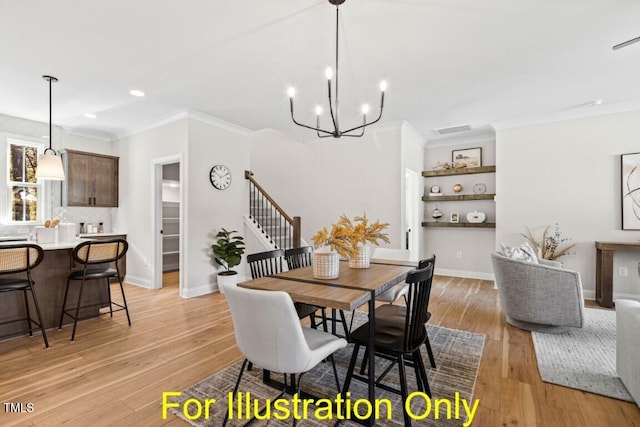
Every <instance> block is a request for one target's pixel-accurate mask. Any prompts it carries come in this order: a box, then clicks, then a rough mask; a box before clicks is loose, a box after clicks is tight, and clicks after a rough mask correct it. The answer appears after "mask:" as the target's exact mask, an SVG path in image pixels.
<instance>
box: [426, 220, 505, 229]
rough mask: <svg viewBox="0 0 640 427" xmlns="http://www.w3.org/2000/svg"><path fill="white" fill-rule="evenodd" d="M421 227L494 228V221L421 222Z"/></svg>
mask: <svg viewBox="0 0 640 427" xmlns="http://www.w3.org/2000/svg"><path fill="white" fill-rule="evenodd" d="M422 226H423V227H439V228H496V223H495V222H480V223H473V222H435V221H432V222H427V221H425V222H423V223H422Z"/></svg>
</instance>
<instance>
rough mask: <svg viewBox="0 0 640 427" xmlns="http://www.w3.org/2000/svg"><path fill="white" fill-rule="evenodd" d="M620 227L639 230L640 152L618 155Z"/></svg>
mask: <svg viewBox="0 0 640 427" xmlns="http://www.w3.org/2000/svg"><path fill="white" fill-rule="evenodd" d="M620 163H621V167H620V171H621V174H622V177H621V178H622V179H621V182H622V229H623V230H640V153H630V154H623V155H621V156H620Z"/></svg>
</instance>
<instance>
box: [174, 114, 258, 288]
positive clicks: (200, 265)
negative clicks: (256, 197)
mask: <svg viewBox="0 0 640 427" xmlns="http://www.w3.org/2000/svg"><path fill="white" fill-rule="evenodd" d="M188 149H189V163H188V166H187V165H185V166H184V167H185V171H186V175H185V180H186V181H187V182H188V186H186V188H187V190H186V191H187V201H186V203H185V209H186V211H185V217H186V218H185V230H186V234H187V239H186V243H187V245H186V248H185V251H184V257H185V260H186V266H185V268H186V270H187V272H188V278H187V279H185V280H186V281H187V286H186V288H183V296H187V297H188V296H196V295H202V294H204V293H208V292H211V291H213V290H215V289H217V271H218V266H217V265H216V264H215V262H214V261H213V258H212V257H211V245H212V244H213V243H214V241H215V238H214V237H215V235H216V233H217V232H218V231H219V230H220V228H225V229H227V230H236V231H238V232H239V233H240V234H241V235H242V234H244V231H243V230H244V222H243V215H244V214H247V213H248V212H249V197H248V193H249V188H248V183H247V181H246V180H245V179H244V171H245V170H247V169H248V168H249V164H250V144H249V138H248V134H247V133H243V132H237V131H234V130H229V129H224V128H221V127H217V126H214V125H212V124H207V123H203V122H201V121H197V120H189V143H188ZM219 164H222V165H225V166H227V167H228V168H229V170H230V171H231V177H232V178H231V186H229V188H227V189H226V190H216V189H215V188H213V186H212V185H211V183H210V182H209V171H210V170H211V168H212V167H213V166H214V165H219ZM244 269H245V265H244V261H243V264H242V265H240V266H238V267H236V268H235V270H236V271H238V272H243V271H244Z"/></svg>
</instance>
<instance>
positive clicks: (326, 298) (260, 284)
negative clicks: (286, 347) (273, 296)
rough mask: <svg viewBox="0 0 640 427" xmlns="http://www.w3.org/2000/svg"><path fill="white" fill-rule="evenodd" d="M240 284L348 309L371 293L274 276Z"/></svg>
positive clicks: (358, 305)
mask: <svg viewBox="0 0 640 427" xmlns="http://www.w3.org/2000/svg"><path fill="white" fill-rule="evenodd" d="M238 286H240V287H241V288H249V289H259V290H263V291H284V292H287V293H288V294H289V295H290V296H291V299H292V300H293V301H295V302H303V303H305V304H311V305H317V306H319V307H329V308H336V309H338V310H348V311H351V310H355V309H356V308H358V307H360V306H361V305H362V304H365V303H366V302H367V301H368V300H369V298H370V295H371V294H370V292H367V291H359V290H356V289H345V288H338V287H335V286H325V285H318V284H315V283H306V282H299V281H296V280H287V279H281V278H278V277H273V276H269V277H261V278H259V279H254V280H249V281H247V282H242V283H238Z"/></svg>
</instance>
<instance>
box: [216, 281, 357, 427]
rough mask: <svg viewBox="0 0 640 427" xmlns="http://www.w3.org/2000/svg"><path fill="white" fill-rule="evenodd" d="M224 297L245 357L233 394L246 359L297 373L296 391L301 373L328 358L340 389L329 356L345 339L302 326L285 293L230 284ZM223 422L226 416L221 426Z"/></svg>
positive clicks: (271, 369) (282, 371)
mask: <svg viewBox="0 0 640 427" xmlns="http://www.w3.org/2000/svg"><path fill="white" fill-rule="evenodd" d="M225 296H226V297H227V302H228V304H229V308H230V310H231V318H232V319H233V328H234V332H235V337H236V342H237V344H238V348H239V349H240V352H241V353H242V354H243V355H244V357H245V360H244V362H243V364H242V368H241V369H240V373H239V374H238V379H237V381H236V385H235V388H234V390H233V394H234V395H235V394H236V393H237V391H238V386H239V385H240V381H241V380H242V374H243V373H244V370H245V367H246V366H247V362H250V363H252V364H254V365H255V366H258V367H260V368H262V369H266V370H269V371H274V372H279V373H281V374H285V376H286V375H296V374H299V376H298V386H297V390H298V394H299V393H300V384H301V382H302V376H303V374H304V373H305V372H308V371H310V370H311V369H313V368H314V367H315V366H316V365H318V363H320V362H321V361H323V360H324V359H326V358H329V359H330V360H331V364H332V366H333V373H334V376H335V380H336V385H337V389H338V391H339V390H340V384H339V380H338V373H337V371H336V367H335V363H334V361H333V357H332V355H333V353H334V352H335V351H336V350H338V349H341V348H344V347H346V346H347V341H346V340H344V339H343V338H338V337H336V336H334V335H331V334H329V333H327V332H324V331H320V330H317V329H312V328H304V327H302V325H301V324H300V320H299V319H298V315H297V313H296V310H295V308H294V305H293V301H292V300H291V297H290V296H289V294H287V293H286V292H279V291H260V290H253V289H245V288H241V287H230V288H227V290H226V293H225ZM285 383H286V380H285ZM282 394H283V393H281V395H282ZM227 416H228V414H227ZM226 423H227V418H226V417H225V420H224V423H223V426H224V425H226ZM294 425H295V420H294Z"/></svg>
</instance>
